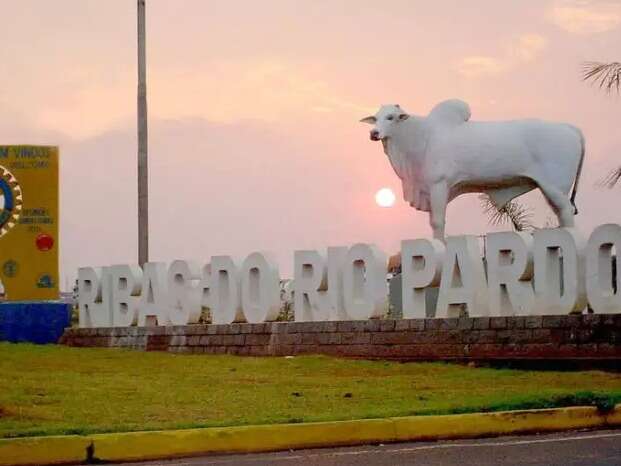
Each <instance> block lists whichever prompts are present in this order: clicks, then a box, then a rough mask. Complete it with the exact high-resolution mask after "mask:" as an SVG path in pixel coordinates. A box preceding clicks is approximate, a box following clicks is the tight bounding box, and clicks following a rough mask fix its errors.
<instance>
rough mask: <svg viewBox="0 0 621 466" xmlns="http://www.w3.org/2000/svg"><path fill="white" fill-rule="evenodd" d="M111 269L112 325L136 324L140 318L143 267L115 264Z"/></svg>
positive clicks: (127, 325) (126, 325) (125, 325)
mask: <svg viewBox="0 0 621 466" xmlns="http://www.w3.org/2000/svg"><path fill="white" fill-rule="evenodd" d="M109 270H110V281H111V285H112V325H113V326H114V327H129V326H130V325H134V324H136V322H137V320H138V300H139V299H140V298H139V297H138V295H139V294H140V288H141V287H140V282H141V280H142V269H141V268H140V267H138V266H137V265H134V266H129V265H113V266H112V267H110V269H109Z"/></svg>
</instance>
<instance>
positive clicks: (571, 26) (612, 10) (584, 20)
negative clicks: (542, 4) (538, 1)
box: [547, 0, 621, 35]
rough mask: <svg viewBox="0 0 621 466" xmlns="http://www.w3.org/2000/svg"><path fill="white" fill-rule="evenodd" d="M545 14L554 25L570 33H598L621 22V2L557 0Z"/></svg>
mask: <svg viewBox="0 0 621 466" xmlns="http://www.w3.org/2000/svg"><path fill="white" fill-rule="evenodd" d="M547 16H548V19H549V20H550V21H552V22H553V23H554V24H555V25H556V26H558V27H559V28H561V29H564V30H565V31H567V32H571V33H572V34H580V35H589V34H598V33H602V32H606V31H610V30H612V29H614V28H616V27H617V26H618V25H619V24H620V23H621V3H618V2H614V3H613V2H609V1H605V2H601V1H592V0H557V1H556V2H555V3H554V5H553V6H552V7H551V8H550V10H549V11H548V15H547Z"/></svg>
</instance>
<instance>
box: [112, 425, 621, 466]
mask: <svg viewBox="0 0 621 466" xmlns="http://www.w3.org/2000/svg"><path fill="white" fill-rule="evenodd" d="M123 465H124V466H125V465H127V466H173V465H174V466H212V465H213V466H226V465H229V466H272V465H276V466H290V465H304V466H336V465H338V466H394V465H415V466H446V465H460V466H470V465H472V466H475V465H476V466H497V465H502V466H505V465H507V466H516V465H520V466H521V465H529V466H534V465H536V466H621V430H616V431H614V430H612V431H595V432H570V433H564V434H552V435H536V436H521V437H500V438H495V439H486V440H459V441H446V442H434V443H401V444H392V445H379V446H378V445H374V446H370V445H367V446H361V447H348V448H331V449H318V450H297V451H290V452H281V453H264V454H251V455H227V456H220V455H219V456H207V457H203V458H187V459H178V460H168V461H152V462H146V463H123ZM116 466H120V465H116Z"/></svg>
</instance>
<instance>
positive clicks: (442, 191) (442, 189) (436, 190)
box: [429, 182, 448, 241]
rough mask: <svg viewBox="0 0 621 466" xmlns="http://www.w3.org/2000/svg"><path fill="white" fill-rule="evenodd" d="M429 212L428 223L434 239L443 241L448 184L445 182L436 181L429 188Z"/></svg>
mask: <svg viewBox="0 0 621 466" xmlns="http://www.w3.org/2000/svg"><path fill="white" fill-rule="evenodd" d="M429 195H430V198H431V199H430V200H431V212H430V213H429V223H430V225H431V229H432V230H433V237H434V239H439V240H440V241H444V227H445V224H446V204H447V203H448V186H447V185H446V183H445V182H441V183H436V184H434V185H432V186H431V189H430V193H429Z"/></svg>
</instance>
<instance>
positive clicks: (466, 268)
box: [436, 235, 489, 317]
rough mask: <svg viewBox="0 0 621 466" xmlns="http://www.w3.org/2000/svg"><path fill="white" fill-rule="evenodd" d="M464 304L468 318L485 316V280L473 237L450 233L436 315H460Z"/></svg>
mask: <svg viewBox="0 0 621 466" xmlns="http://www.w3.org/2000/svg"><path fill="white" fill-rule="evenodd" d="M464 305H465V306H466V309H467V310H468V316H469V317H479V316H487V315H488V314H489V308H488V302H487V283H486V281H485V269H484V268H483V261H482V260H481V253H480V251H479V244H478V241H477V237H476V236H472V235H465V236H451V237H449V238H447V240H446V255H445V259H444V264H443V266H442V279H441V280H440V292H439V297H438V307H437V309H436V317H459V316H460V312H461V309H462V308H463V306H464Z"/></svg>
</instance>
